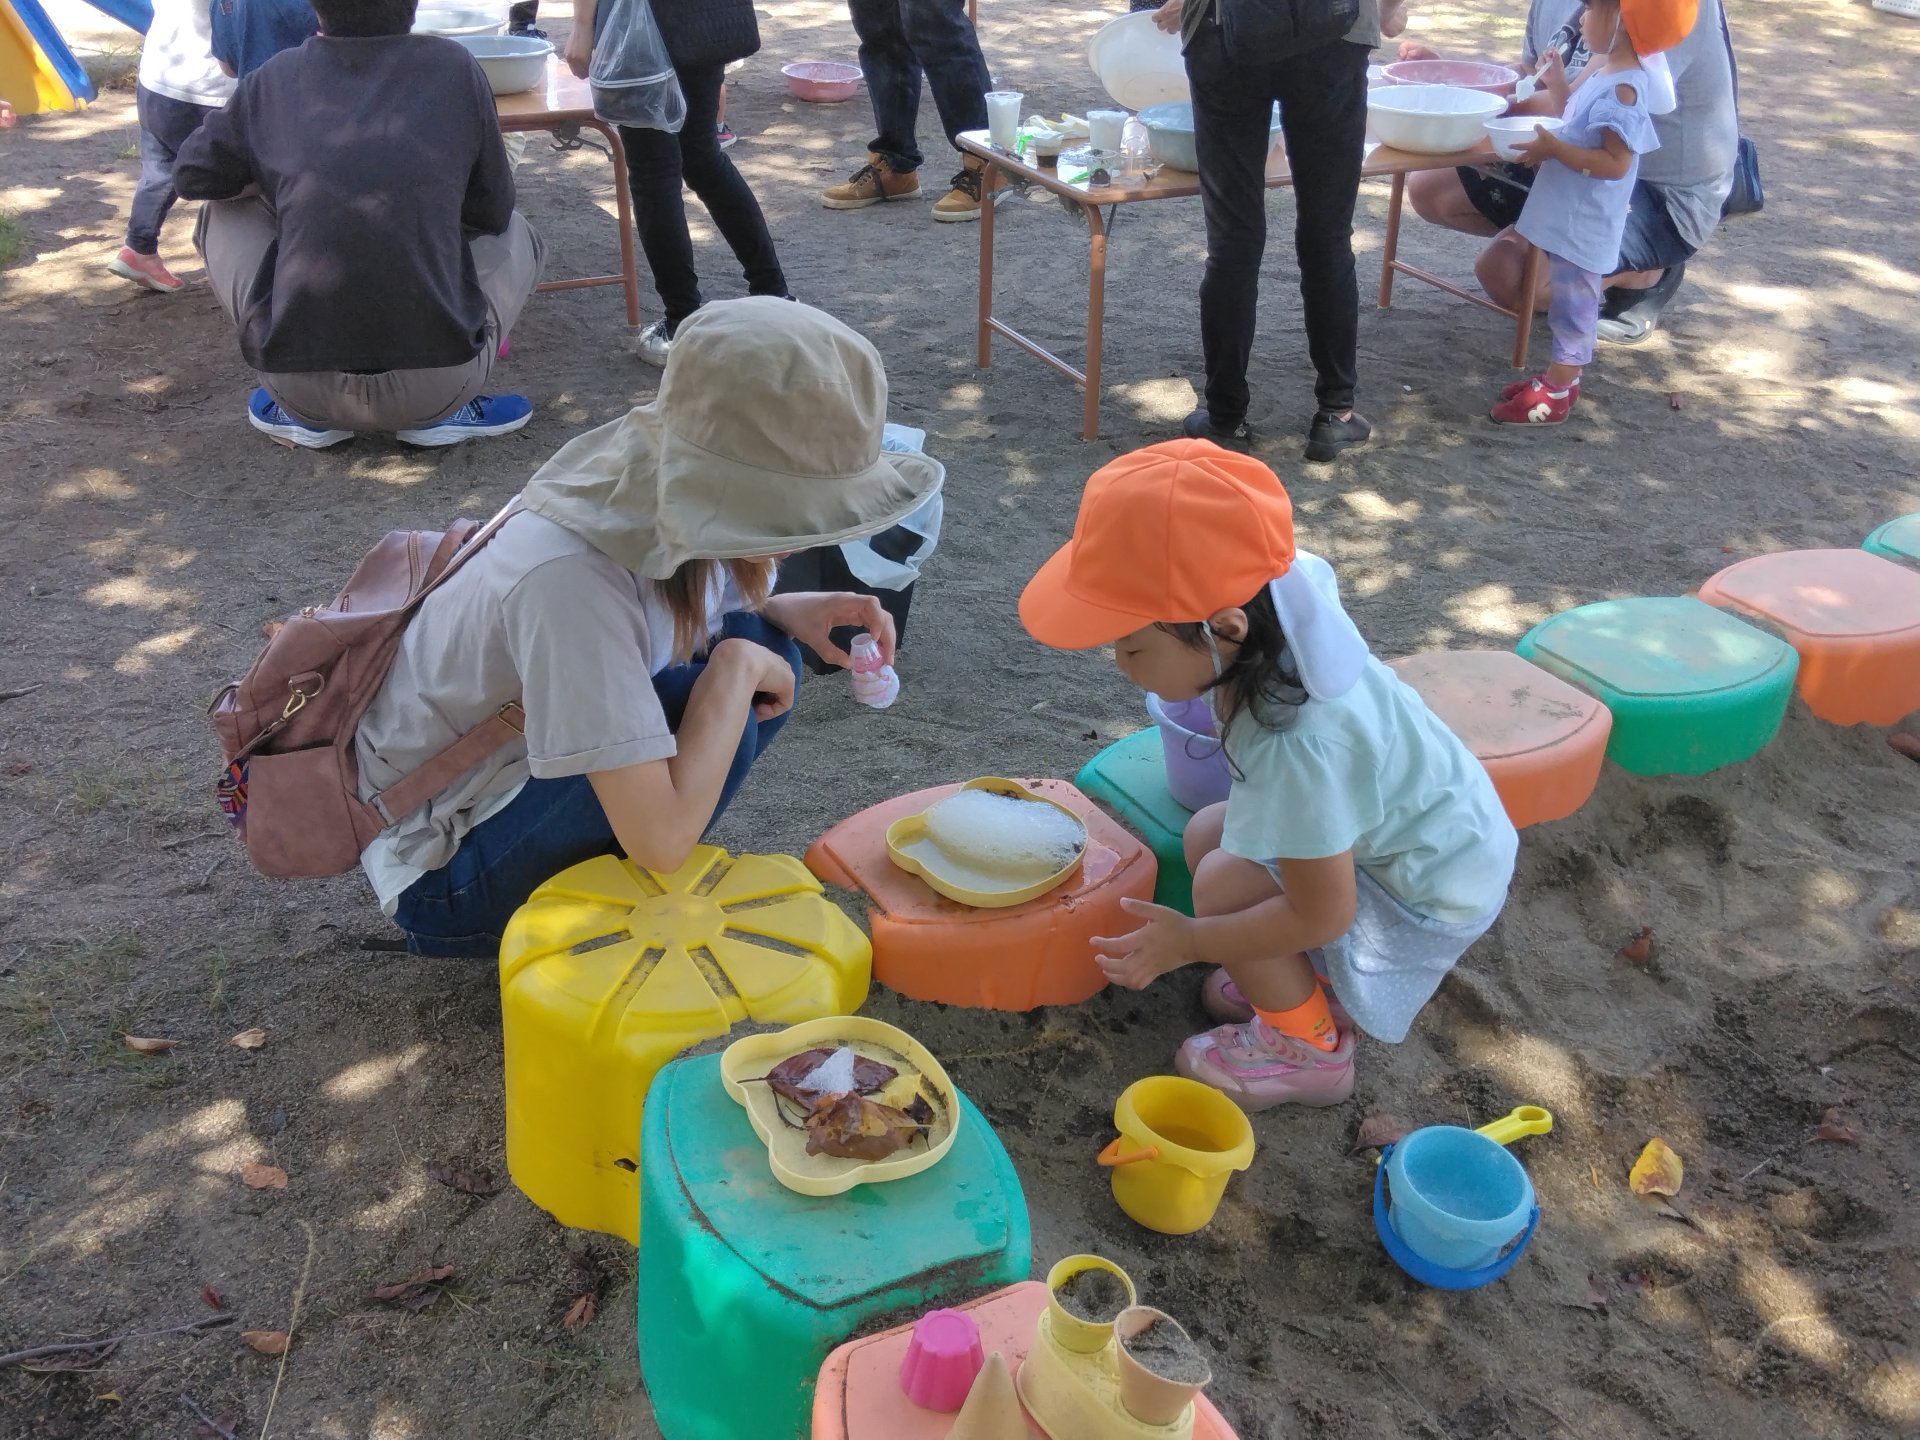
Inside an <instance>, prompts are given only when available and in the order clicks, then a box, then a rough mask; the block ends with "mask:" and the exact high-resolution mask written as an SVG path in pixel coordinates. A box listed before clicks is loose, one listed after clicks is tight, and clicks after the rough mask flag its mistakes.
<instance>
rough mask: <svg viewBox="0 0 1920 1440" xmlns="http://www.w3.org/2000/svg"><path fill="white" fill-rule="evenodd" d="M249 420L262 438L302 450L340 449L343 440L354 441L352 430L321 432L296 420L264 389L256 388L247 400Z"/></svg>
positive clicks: (317, 428)
mask: <svg viewBox="0 0 1920 1440" xmlns="http://www.w3.org/2000/svg"><path fill="white" fill-rule="evenodd" d="M247 419H248V420H249V421H251V422H252V424H253V428H254V429H256V430H258V431H259V432H260V433H261V434H262V435H265V436H268V437H269V438H271V439H274V440H278V441H279V442H280V443H281V444H282V445H297V446H299V447H300V448H301V449H302V450H324V449H326V448H327V447H328V446H329V445H338V444H339V443H340V442H341V441H342V440H351V439H352V438H353V431H351V430H322V429H321V428H320V427H319V426H317V425H308V424H307V423H305V422H304V421H301V420H296V419H294V418H293V416H291V415H289V414H288V413H287V412H286V411H284V410H282V409H281V408H280V403H279V402H278V401H277V400H275V399H274V398H273V396H271V395H269V394H268V393H267V392H266V389H265V387H264V386H256V387H255V389H254V392H253V394H252V395H251V396H249V397H248V399H247Z"/></svg>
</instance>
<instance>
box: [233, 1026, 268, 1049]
mask: <svg viewBox="0 0 1920 1440" xmlns="http://www.w3.org/2000/svg"><path fill="white" fill-rule="evenodd" d="M227 1043H228V1044H229V1045H233V1046H237V1047H238V1048H240V1049H242V1050H258V1049H259V1048H260V1047H261V1046H262V1045H264V1044H266V1043H267V1032H266V1031H264V1030H242V1031H241V1032H240V1033H239V1034H238V1035H236V1036H234V1037H233V1039H231V1040H229V1041H228V1042H227Z"/></svg>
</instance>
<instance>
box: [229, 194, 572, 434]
mask: <svg viewBox="0 0 1920 1440" xmlns="http://www.w3.org/2000/svg"><path fill="white" fill-rule="evenodd" d="M193 238H194V244H195V245H196V246H198V247H199V250H200V257H201V259H202V260H203V261H204V262H205V263H206V267H207V279H208V280H209V281H210V282H211V283H212V285H213V293H214V295H215V297H216V298H217V299H218V300H219V301H220V308H221V309H223V310H225V311H226V312H227V318H228V319H229V320H232V321H233V322H234V323H235V324H238V323H239V316H240V310H241V307H242V306H243V305H244V304H245V303H246V297H247V292H248V291H249V290H250V289H251V288H252V287H253V281H254V277H255V276H256V275H257V274H259V272H260V262H261V261H262V260H263V259H265V258H266V253H267V248H268V247H269V246H270V245H272V244H273V239H274V217H273V211H272V210H271V209H270V208H269V207H268V205H267V203H266V202H265V201H264V200H261V199H259V198H258V197H253V198H248V199H241V200H214V201H210V202H208V203H207V204H206V205H203V206H202V207H201V208H200V226H199V229H198V230H197V231H196V232H195V234H194V237H193ZM468 248H469V249H470V250H471V251H472V252H473V268H474V270H475V272H476V273H477V275H478V277H479V281H480V289H481V291H482V292H483V293H484V294H485V295H486V297H487V337H486V342H485V343H484V344H483V345H482V346H481V347H480V353H479V354H478V355H475V356H474V357H473V359H471V360H469V361H467V362H466V364H464V365H445V366H439V367H435V368H433V369H427V370H384V371H381V372H379V373H378V374H373V375H352V374H345V373H336V372H332V371H325V370H303V371H294V372H290V373H284V374H277V375H267V374H262V375H260V376H259V380H260V383H261V384H262V385H264V386H265V387H266V390H267V393H268V394H270V395H271V396H273V398H274V399H275V400H276V401H277V402H278V403H279V405H280V408H281V409H283V410H285V411H286V412H287V413H288V414H289V415H292V416H293V417H295V418H296V419H298V420H303V421H305V422H306V423H308V424H310V425H313V426H316V427H319V428H323V429H333V430H352V431H355V432H369V431H370V432H376V433H378V432H388V431H394V430H419V429H424V428H426V427H427V426H429V425H432V424H434V423H435V422H437V421H439V420H443V419H445V418H446V417H447V416H449V415H451V414H452V413H453V412H454V411H456V410H458V409H459V408H460V407H461V406H462V405H465V404H467V403H468V402H469V401H470V400H473V399H474V398H475V397H476V396H479V395H483V394H485V393H486V386H487V379H488V377H489V376H490V375H491V374H492V373H493V362H494V360H495V358H496V357H497V356H498V354H499V352H500V340H501V338H502V337H503V336H505V335H506V334H507V332H508V331H510V330H511V329H512V328H513V323H514V321H516V320H518V319H519V318H520V310H521V307H522V306H524V305H525V304H526V303H527V297H528V296H530V295H531V294H533V287H534V286H535V285H536V284H538V283H539V280H540V272H541V268H542V266H543V264H544V263H545V257H546V246H545V245H544V244H543V243H542V241H541V239H540V237H539V235H538V234H536V233H535V232H534V229H533V227H532V226H531V225H529V224H527V222H526V220H525V218H524V217H522V216H521V214H520V212H519V211H517V210H516V211H515V212H514V214H513V218H512V220H510V221H509V222H508V224H507V228H506V231H505V233H503V234H500V235H476V236H474V238H473V239H472V240H470V241H469V242H468Z"/></svg>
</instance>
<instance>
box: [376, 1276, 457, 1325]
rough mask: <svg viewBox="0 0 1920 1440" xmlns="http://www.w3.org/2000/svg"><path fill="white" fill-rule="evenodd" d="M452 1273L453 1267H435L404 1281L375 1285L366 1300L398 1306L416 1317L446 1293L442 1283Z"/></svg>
mask: <svg viewBox="0 0 1920 1440" xmlns="http://www.w3.org/2000/svg"><path fill="white" fill-rule="evenodd" d="M453 1273H454V1267H453V1266H451V1265H435V1266H432V1267H430V1268H429V1269H426V1270H422V1271H419V1272H418V1273H417V1274H413V1275H409V1276H408V1277H407V1278H406V1279H404V1280H395V1281H392V1282H390V1283H388V1284H386V1285H376V1286H374V1287H373V1288H372V1289H371V1290H369V1291H367V1299H369V1300H378V1301H380V1302H382V1303H383V1304H388V1305H398V1306H399V1307H400V1308H401V1309H402V1310H410V1311H412V1312H413V1313H414V1314H416V1315H417V1314H419V1313H420V1312H421V1311H422V1310H424V1309H426V1308H427V1307H428V1306H429V1305H431V1304H433V1302H434V1301H436V1300H438V1299H439V1298H440V1297H441V1296H442V1295H443V1294H445V1293H446V1286H445V1283H444V1282H445V1281H447V1280H448V1279H450V1278H451V1277H452V1275H453Z"/></svg>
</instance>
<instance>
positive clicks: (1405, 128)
mask: <svg viewBox="0 0 1920 1440" xmlns="http://www.w3.org/2000/svg"><path fill="white" fill-rule="evenodd" d="M1506 108H1507V102H1506V101H1504V100H1502V99H1501V98H1500V97H1499V96H1497V95H1485V94H1482V93H1481V92H1480V91H1478V90H1462V89H1460V88H1459V87H1457V86H1453V85H1389V86H1383V87H1381V88H1380V89H1378V90H1369V91H1368V92H1367V123H1368V127H1369V128H1370V129H1371V131H1372V132H1373V133H1374V134H1375V135H1378V136H1379V137H1380V143H1381V144H1383V145H1391V146H1392V147H1393V148H1394V149H1396V150H1407V151H1410V152H1412V153H1413V154H1416V155H1447V154H1451V153H1452V152H1453V151H1455V150H1467V149H1471V148H1472V147H1473V146H1475V145H1477V144H1479V143H1480V137H1481V136H1482V135H1484V134H1485V133H1486V122H1487V121H1488V120H1490V119H1492V118H1493V117H1494V116H1495V115H1498V114H1499V113H1500V112H1501V111H1502V110H1504V109H1506Z"/></svg>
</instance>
